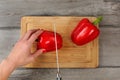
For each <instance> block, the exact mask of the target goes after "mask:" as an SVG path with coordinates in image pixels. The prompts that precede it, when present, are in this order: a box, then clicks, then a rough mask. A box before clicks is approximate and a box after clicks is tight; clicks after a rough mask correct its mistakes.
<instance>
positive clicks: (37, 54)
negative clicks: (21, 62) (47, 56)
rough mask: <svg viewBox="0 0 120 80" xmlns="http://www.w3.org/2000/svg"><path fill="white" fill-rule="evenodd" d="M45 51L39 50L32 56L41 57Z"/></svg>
mask: <svg viewBox="0 0 120 80" xmlns="http://www.w3.org/2000/svg"><path fill="white" fill-rule="evenodd" d="M44 51H45V49H39V50H37V51H36V52H34V53H33V54H32V57H34V58H36V57H38V56H39V55H41V54H42V53H43V52H44Z"/></svg>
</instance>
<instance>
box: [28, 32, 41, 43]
mask: <svg viewBox="0 0 120 80" xmlns="http://www.w3.org/2000/svg"><path fill="white" fill-rule="evenodd" d="M42 32H43V30H38V31H36V32H35V33H33V34H32V35H31V36H30V38H29V40H28V42H30V43H33V42H34V41H35V40H36V39H37V38H38V36H39V35H40V34H41V33H42Z"/></svg>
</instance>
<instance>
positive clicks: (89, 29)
mask: <svg viewBox="0 0 120 80" xmlns="http://www.w3.org/2000/svg"><path fill="white" fill-rule="evenodd" d="M101 20H102V17H98V18H97V20H95V21H94V22H93V23H91V22H90V21H89V20H88V19H87V18H83V19H82V20H81V21H80V22H79V23H78V25H77V26H76V28H75V29H74V30H73V32H72V34H71V39H72V41H73V42H74V43H75V44H77V45H84V44H86V43H88V42H90V41H92V40H94V39H95V38H96V37H97V36H98V35H99V34H100V30H99V29H98V28H97V27H96V26H95V25H96V24H98V23H99V22H100V21H101Z"/></svg>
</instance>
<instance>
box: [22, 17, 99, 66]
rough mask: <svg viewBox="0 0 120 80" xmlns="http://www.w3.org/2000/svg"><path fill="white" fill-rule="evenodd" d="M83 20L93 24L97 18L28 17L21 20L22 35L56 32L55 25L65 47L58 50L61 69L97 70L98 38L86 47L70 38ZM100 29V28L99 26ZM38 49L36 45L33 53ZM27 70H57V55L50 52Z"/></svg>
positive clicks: (31, 64)
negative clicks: (32, 31) (29, 32)
mask: <svg viewBox="0 0 120 80" xmlns="http://www.w3.org/2000/svg"><path fill="white" fill-rule="evenodd" d="M83 18H88V19H89V20H90V21H91V22H93V21H95V20H96V18H95V17H75V16H67V17H65V16H64V17H63V16H62V17H60V16H54V17H46V16H42V17H41V16H39V17H37V16H34V17H33V16H28V17H23V18H22V20H21V22H22V23H21V35H24V34H25V33H26V32H27V31H28V30H32V29H44V30H48V31H54V28H53V25H54V24H55V26H56V32H57V33H59V34H60V35H61V36H62V39H63V47H62V48H61V49H60V50H58V53H59V63H60V68H95V67H97V66H98V57H99V56H98V54H99V53H98V52H99V50H98V46H99V44H98V38H96V39H95V40H94V41H92V42H90V43H89V44H86V45H84V46H77V45H75V44H74V43H73V42H72V41H71V38H70V35H71V32H72V31H73V29H74V28H75V27H76V26H77V24H78V23H79V21H80V20H81V19H83ZM97 27H98V26H97ZM36 49H37V44H34V46H33V49H32V52H34V51H35V50H36ZM25 67H26V68H56V54H55V51H54V52H49V53H46V54H43V55H42V56H40V57H38V58H37V59H36V60H35V61H34V62H32V63H30V64H28V65H26V66H25Z"/></svg>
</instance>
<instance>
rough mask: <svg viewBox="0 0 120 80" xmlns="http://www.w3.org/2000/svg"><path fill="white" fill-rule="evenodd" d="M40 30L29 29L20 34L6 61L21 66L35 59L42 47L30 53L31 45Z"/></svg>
mask: <svg viewBox="0 0 120 80" xmlns="http://www.w3.org/2000/svg"><path fill="white" fill-rule="evenodd" d="M42 32H43V31H42V30H30V31H28V32H27V33H26V34H25V35H24V36H22V37H21V38H20V39H19V40H18V42H17V43H16V44H15V46H14V48H13V49H12V51H11V53H10V55H9V56H8V58H7V61H8V62H10V63H12V65H14V66H15V67H19V66H23V65H25V64H28V63H30V62H32V61H34V60H35V58H36V57H38V56H39V55H40V54H41V53H42V52H43V51H44V49H40V50H37V51H35V52H34V53H33V54H32V53H31V46H32V44H33V42H34V41H35V40H36V39H37V38H38V36H39V35H40V34H41V33H42Z"/></svg>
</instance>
